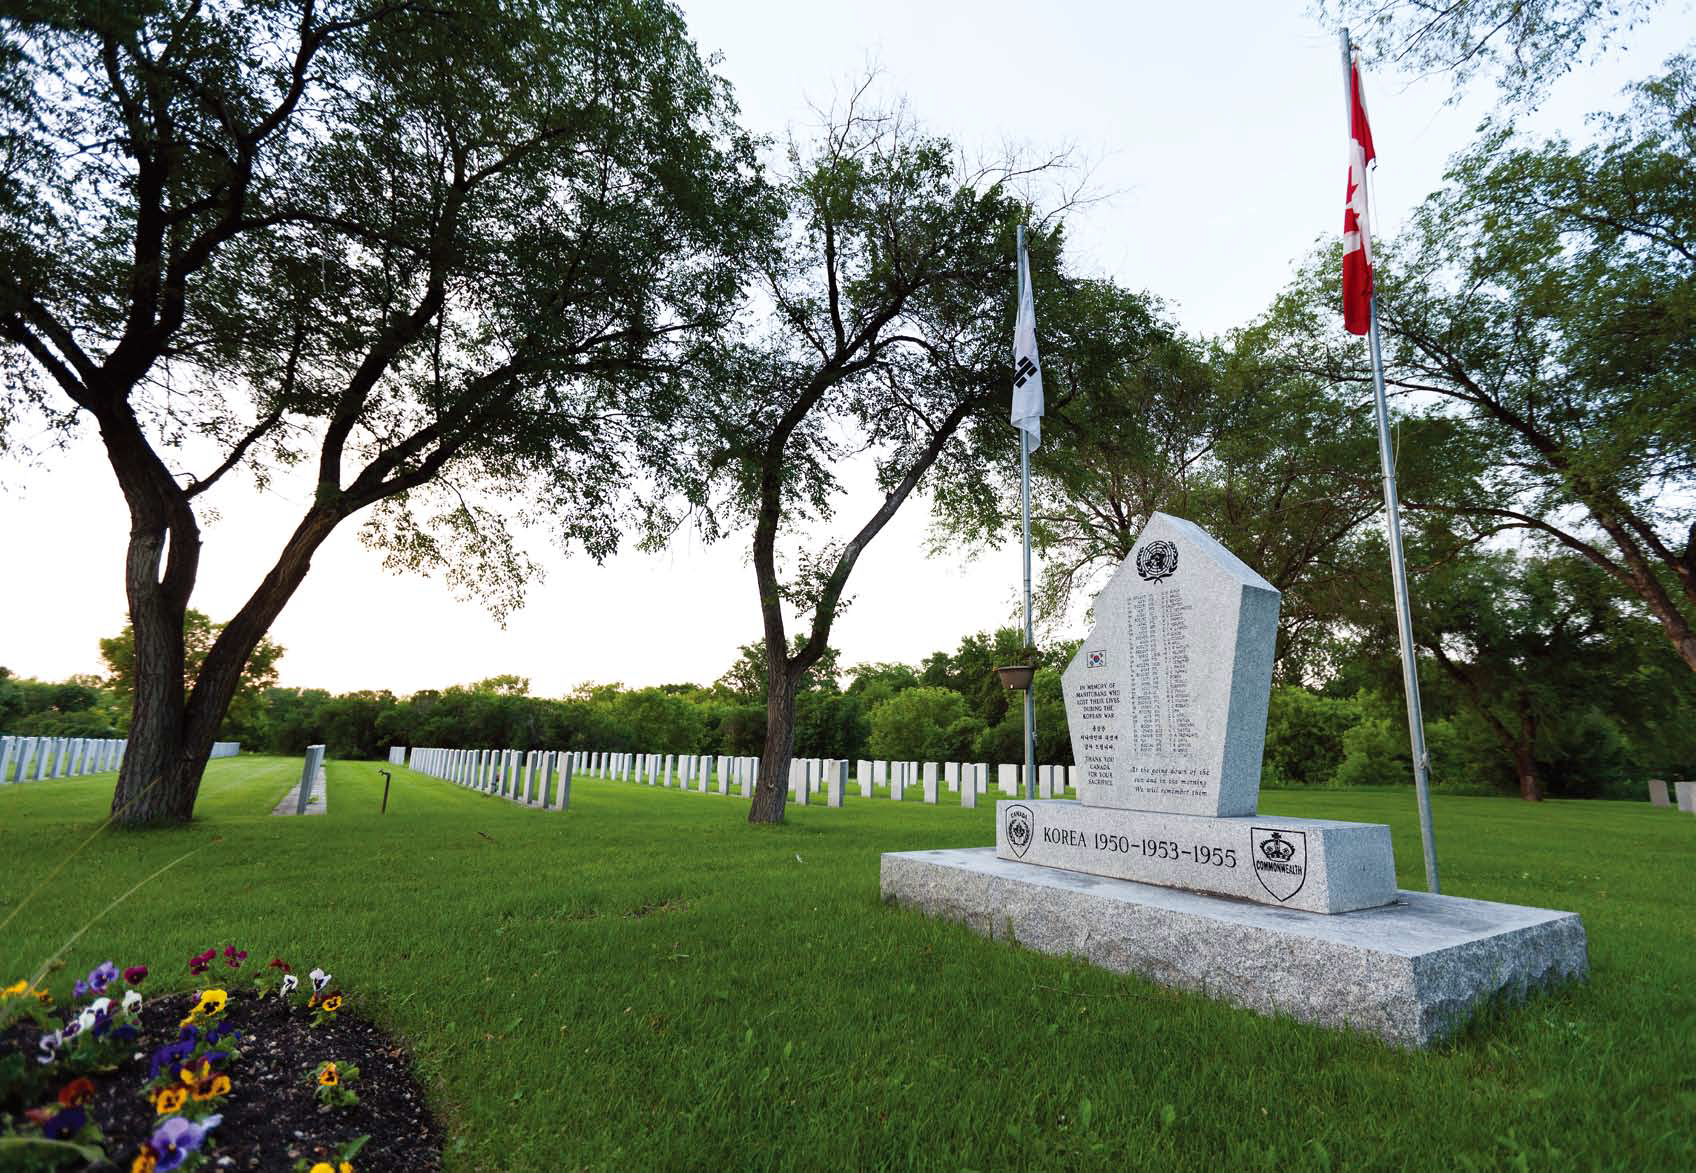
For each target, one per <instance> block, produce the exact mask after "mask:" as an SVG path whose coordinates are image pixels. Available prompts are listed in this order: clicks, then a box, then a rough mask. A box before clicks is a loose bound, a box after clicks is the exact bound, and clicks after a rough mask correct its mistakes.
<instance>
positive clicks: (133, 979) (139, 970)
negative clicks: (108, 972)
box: [124, 965, 147, 986]
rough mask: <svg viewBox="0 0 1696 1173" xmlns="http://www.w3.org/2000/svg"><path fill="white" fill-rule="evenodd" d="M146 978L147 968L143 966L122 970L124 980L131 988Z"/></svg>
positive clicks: (133, 966)
mask: <svg viewBox="0 0 1696 1173" xmlns="http://www.w3.org/2000/svg"><path fill="white" fill-rule="evenodd" d="M146 977H147V967H146V966H145V965H132V966H130V967H129V968H128V969H126V970H124V980H125V981H126V982H128V983H129V984H130V985H132V986H134V985H139V984H140V983H141V981H142V980H143V979H144V978H146Z"/></svg>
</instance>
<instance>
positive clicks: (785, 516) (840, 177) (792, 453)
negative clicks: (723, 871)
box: [656, 88, 1056, 822]
mask: <svg viewBox="0 0 1696 1173" xmlns="http://www.w3.org/2000/svg"><path fill="white" fill-rule="evenodd" d="M865 101H866V99H865V90H864V89H863V88H862V90H861V91H859V92H858V93H857V94H856V95H855V96H854V98H853V99H852V100H851V102H850V104H849V106H848V108H847V109H846V110H845V111H843V112H841V114H840V116H838V117H834V118H832V119H831V120H830V124H829V125H828V126H827V127H826V128H825V129H824V130H823V132H822V133H821V135H820V137H819V138H818V139H817V141H816V142H813V143H811V144H807V145H795V146H792V148H791V151H790V158H789V170H788V174H787V176H786V177H785V178H784V180H783V182H782V184H781V190H782V192H783V194H784V196H785V197H786V199H787V207H788V217H787V221H786V223H785V225H784V228H783V230H782V232H781V233H780V236H779V240H778V243H777V244H776V245H775V246H774V247H773V248H772V249H771V250H770V251H769V252H768V253H767V254H766V255H765V257H764V259H763V262H762V265H761V271H760V280H759V285H758V289H757V293H758V304H759V305H761V306H762V307H764V312H762V313H761V315H760V317H759V319H758V321H757V322H755V323H754V324H752V325H751V326H750V328H749V331H748V333H747V335H746V336H745V337H744V338H743V339H742V340H741V342H740V344H739V345H738V346H736V347H735V348H733V349H728V350H726V351H725V352H724V353H723V354H722V355H721V356H720V360H719V362H718V363H717V364H716V369H715V372H714V373H713V376H712V377H710V378H709V377H706V376H705V375H703V376H702V377H700V378H698V379H696V380H694V381H692V382H691V384H690V385H689V387H688V388H687V392H688V393H687V395H686V396H684V397H683V399H682V401H681V405H680V406H681V410H680V412H679V415H678V417H677V419H676V425H677V430H676V434H675V436H674V438H673V439H672V440H671V441H670V442H669V443H668V444H665V445H663V446H661V445H656V447H657V448H658V450H660V451H663V453H664V457H665V459H664V461H663V465H664V467H663V468H661V469H659V470H658V472H659V473H660V475H662V476H667V477H669V478H672V481H673V483H675V484H677V485H678V487H679V488H680V489H681V491H682V492H683V493H684V494H685V495H686V497H687V499H688V500H689V502H690V504H691V506H692V508H693V510H694V518H695V521H696V522H697V524H699V525H700V527H701V528H702V530H703V532H705V533H706V534H707V535H708V536H716V535H717V534H718V533H719V532H721V526H722V525H724V524H725V523H726V522H727V521H730V520H734V521H736V522H738V523H751V524H752V528H753V542H752V551H751V553H752V561H753V570H754V579H755V587H756V590H757V593H758V600H759V607H760V613H761V617H762V621H763V627H764V632H763V637H764V638H763V642H764V644H765V654H766V665H767V672H766V682H765V695H766V707H767V718H766V731H765V747H764V752H763V754H762V771H761V777H760V782H759V785H758V787H757V789H756V792H755V795H754V801H753V803H752V807H751V810H750V813H749V819H750V821H753V822H779V821H781V820H782V818H783V811H784V805H785V799H786V797H787V787H786V785H785V784H784V781H783V780H784V779H785V778H787V777H788V769H789V762H790V759H791V756H792V753H793V749H794V740H795V704H796V693H797V690H798V689H799V688H800V686H801V683H802V681H803V680H804V679H805V677H806V676H807V674H808V672H809V670H811V669H812V668H813V667H814V665H815V664H817V663H818V661H819V660H820V658H821V657H823V656H824V655H825V654H826V651H827V649H828V648H829V643H830V633H831V627H832V624H833V623H834V622H835V620H836V617H837V615H838V613H839V611H840V610H841V608H842V607H843V606H844V605H845V603H846V601H847V595H846V590H847V587H848V582H849V577H850V575H851V574H852V573H853V571H854V567H855V565H856V564H857V563H858V561H859V558H860V556H861V555H862V554H863V553H864V552H865V550H866V547H867V546H868V545H869V544H870V543H871V541H872V540H873V539H875V538H876V537H877V535H878V534H879V533H880V532H881V531H882V530H883V528H884V526H886V525H887V524H888V523H889V520H890V519H891V518H892V517H894V516H895V514H896V512H897V511H898V510H899V509H900V508H901V507H902V505H903V504H905V503H906V502H907V501H908V500H909V499H910V498H911V497H912V495H913V493H914V492H915V490H917V489H918V488H919V486H920V485H921V483H923V482H925V481H926V477H927V474H929V473H930V472H931V470H932V469H933V468H935V467H936V466H937V465H938V464H939V462H943V463H945V462H947V461H949V460H951V459H953V460H959V459H965V458H966V457H965V454H964V452H963V451H962V450H961V448H960V446H959V445H958V444H957V443H956V438H957V436H958V434H959V430H960V427H961V425H962V423H963V422H965V421H966V420H968V419H970V418H972V417H973V416H974V415H975V414H977V413H981V412H985V411H989V410H991V409H993V408H994V406H995V404H996V403H997V401H998V399H999V402H1000V403H1001V404H1003V405H1005V403H1006V402H1007V397H1008V396H1009V395H1010V393H1011V392H1010V378H1009V375H1008V360H1007V353H1008V350H1009V340H1010V339H1011V337H1012V331H1011V310H1012V305H1011V302H1012V291H1013V281H1012V275H1013V266H1012V257H1013V246H1014V236H1015V231H1016V228H1017V225H1018V224H1019V223H1020V222H1021V221H1022V220H1023V219H1025V218H1026V216H1027V212H1028V209H1027V206H1026V205H1025V203H1023V202H1022V201H1021V200H1020V199H1018V198H1016V197H1015V195H1014V194H1013V193H1012V192H1011V191H1010V190H1009V189H1008V186H1007V181H1008V180H1009V179H1010V178H1011V175H1012V173H1011V170H1010V169H1009V168H1006V167H995V168H990V169H987V170H979V169H972V168H967V167H965V166H963V165H962V163H961V161H960V159H959V157H958V155H957V154H956V152H955V150H954V148H953V146H952V145H951V144H950V143H948V142H947V141H945V140H942V139H939V138H936V137H934V136H931V135H928V134H925V133H923V132H922V131H921V130H919V129H918V128H916V127H915V126H914V125H913V124H912V123H911V122H910V121H909V120H908V119H907V117H906V116H905V115H904V114H903V113H901V112H888V113H885V112H878V113H871V112H868V110H867V109H866V105H865ZM1033 237H1034V240H1035V247H1036V249H1037V251H1038V254H1039V256H1042V257H1044V258H1046V260H1047V262H1048V263H1050V264H1051V263H1052V260H1053V257H1054V253H1055V247H1056V246H1055V245H1052V244H1050V243H1049V241H1050V236H1049V235H1048V234H1045V233H1044V232H1043V231H1042V230H1041V228H1040V226H1038V228H1037V229H1036V230H1035V231H1034V232H1033ZM854 467H860V468H867V469H868V471H871V472H872V473H873V475H874V476H875V478H876V485H877V489H878V500H877V502H876V504H875V505H874V506H872V507H871V508H870V509H869V510H868V511H866V513H865V514H864V515H862V516H861V517H860V518H859V519H857V524H855V525H854V526H853V527H852V528H851V529H849V530H848V532H847V534H846V535H845V536H843V537H841V539H840V540H834V541H833V540H829V539H828V538H825V537H822V536H819V535H821V534H822V533H823V532H825V530H826V526H827V525H828V523H829V522H830V521H831V520H832V518H833V514H834V510H835V506H836V505H837V504H839V502H838V497H837V495H838V492H839V491H840V489H841V488H842V485H843V473H844V472H846V471H847V470H848V469H850V468H854ZM665 520H666V519H661V522H662V524H661V528H662V529H663V528H665V527H664V521H665ZM786 609H787V613H786ZM791 616H797V617H799V619H800V622H801V625H802V626H803V628H804V636H805V638H803V639H801V640H800V641H799V643H798V645H796V644H792V642H791V639H790V634H789V623H790V622H791Z"/></svg>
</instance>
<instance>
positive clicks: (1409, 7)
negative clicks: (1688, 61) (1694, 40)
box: [1316, 0, 1662, 102]
mask: <svg viewBox="0 0 1696 1173" xmlns="http://www.w3.org/2000/svg"><path fill="white" fill-rule="evenodd" d="M1661 3H1662V0H1373V2H1372V3H1370V4H1368V5H1366V6H1365V8H1364V9H1358V8H1352V7H1351V6H1350V5H1349V4H1348V3H1347V0H1318V3H1317V4H1316V7H1317V9H1318V10H1319V12H1320V13H1321V14H1322V15H1323V16H1325V17H1326V18H1328V19H1330V20H1332V21H1335V22H1336V23H1339V24H1345V25H1347V24H1351V23H1352V25H1353V32H1354V34H1355V36H1356V37H1357V38H1359V39H1360V40H1361V41H1362V42H1363V43H1364V44H1365V46H1366V48H1367V50H1368V51H1369V52H1370V53H1371V54H1372V55H1373V56H1374V57H1376V58H1377V59H1378V60H1380V61H1386V62H1389V63H1390V64H1392V65H1394V66H1396V67H1397V68H1399V69H1401V70H1402V71H1404V72H1406V73H1409V74H1417V75H1423V74H1433V73H1447V74H1449V75H1450V76H1451V77H1452V78H1453V79H1454V81H1455V82H1456V85H1455V86H1454V89H1453V94H1454V99H1455V100H1459V97H1460V95H1461V94H1462V93H1464V92H1465V87H1466V83H1467V82H1468V81H1470V80H1472V78H1473V77H1474V76H1475V75H1476V74H1478V73H1479V72H1480V71H1482V72H1484V73H1486V74H1493V75H1494V76H1495V77H1496V79H1497V82H1498V85H1499V86H1500V90H1501V94H1502V96H1503V98H1505V99H1506V100H1507V101H1509V102H1534V101H1536V100H1537V99H1538V98H1540V97H1541V96H1542V95H1543V93H1544V92H1545V91H1546V90H1547V89H1548V87H1549V85H1550V83H1552V82H1553V81H1554V80H1555V79H1556V78H1558V77H1560V76H1561V75H1563V74H1565V73H1566V72H1567V71H1568V70H1569V69H1571V68H1572V67H1573V65H1574V64H1575V63H1578V62H1581V61H1585V60H1587V59H1593V58H1594V57H1596V56H1598V55H1599V54H1600V53H1601V52H1602V51H1603V49H1605V48H1606V47H1607V45H1608V42H1609V41H1610V39H1611V38H1613V37H1614V36H1615V35H1616V34H1618V33H1619V32H1620V31H1622V30H1624V29H1628V28H1630V27H1631V26H1632V25H1634V24H1636V23H1637V22H1639V21H1640V20H1642V19H1643V18H1644V17H1646V16H1647V15H1648V14H1649V13H1651V12H1653V11H1654V10H1655V9H1656V8H1658V7H1660V6H1661Z"/></svg>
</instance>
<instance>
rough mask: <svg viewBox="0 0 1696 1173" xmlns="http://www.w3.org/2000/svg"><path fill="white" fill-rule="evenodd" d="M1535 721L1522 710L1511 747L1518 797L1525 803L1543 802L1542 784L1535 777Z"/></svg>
mask: <svg viewBox="0 0 1696 1173" xmlns="http://www.w3.org/2000/svg"><path fill="white" fill-rule="evenodd" d="M1536 746H1537V719H1536V718H1535V717H1533V716H1532V715H1531V714H1530V713H1529V712H1528V711H1526V710H1525V709H1524V708H1521V710H1520V714H1519V739H1518V740H1517V741H1515V742H1514V747H1513V770H1514V773H1515V774H1516V775H1517V776H1518V777H1519V796H1520V797H1521V798H1523V799H1524V800H1525V801H1526V802H1542V801H1543V783H1542V780H1541V779H1540V778H1538V777H1537V757H1536V752H1535V751H1536Z"/></svg>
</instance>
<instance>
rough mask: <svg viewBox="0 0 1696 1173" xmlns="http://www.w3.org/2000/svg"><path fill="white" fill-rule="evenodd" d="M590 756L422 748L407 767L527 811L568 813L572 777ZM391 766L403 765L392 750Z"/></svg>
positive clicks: (568, 752) (415, 751)
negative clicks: (521, 804) (523, 805)
mask: <svg viewBox="0 0 1696 1173" xmlns="http://www.w3.org/2000/svg"><path fill="white" fill-rule="evenodd" d="M587 756H588V755H587V754H586V753H584V752H582V751H578V750H552V749H533V750H530V751H529V752H526V751H524V750H521V749H426V748H422V747H420V748H414V749H413V750H412V751H411V754H410V756H409V758H408V759H407V761H406V764H407V765H408V766H409V767H410V768H411V769H414V770H416V771H418V772H419V773H420V774H428V775H429V776H430V777H432V778H441V779H442V780H444V781H447V782H453V783H455V784H457V785H460V786H464V787H467V788H469V789H472V790H480V791H482V792H484V793H485V794H495V795H499V796H500V797H502V798H507V799H511V800H512V801H513V802H522V803H524V804H525V805H526V806H536V807H541V808H542V809H543V810H565V809H566V808H567V807H569V806H570V805H571V775H572V771H573V770H574V769H577V768H581V765H582V763H583V761H584V759H585V758H586V757H587ZM389 760H390V761H391V762H393V763H394V764H395V765H400V764H401V763H400V762H399V761H396V759H395V754H394V751H392V750H391V751H390V753H389ZM556 782H557V784H556Z"/></svg>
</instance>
